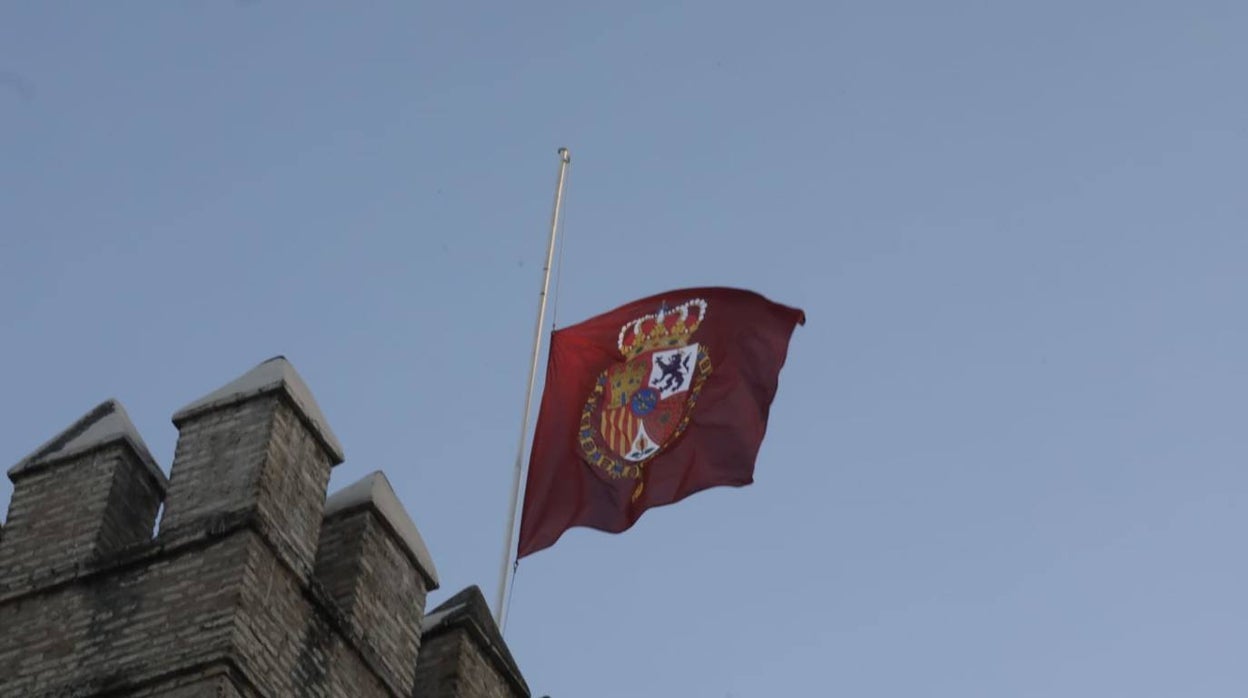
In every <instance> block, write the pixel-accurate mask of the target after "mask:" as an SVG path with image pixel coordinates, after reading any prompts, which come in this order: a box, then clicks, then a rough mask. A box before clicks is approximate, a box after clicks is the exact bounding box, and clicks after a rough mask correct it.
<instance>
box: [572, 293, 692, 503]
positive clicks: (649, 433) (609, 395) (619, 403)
mask: <svg viewBox="0 0 1248 698" xmlns="http://www.w3.org/2000/svg"><path fill="white" fill-rule="evenodd" d="M706 310H707V303H706V301H704V300H702V299H694V300H690V301H687V302H685V303H682V304H681V305H678V306H676V307H674V308H668V307H666V306H663V307H661V308H660V309H659V310H658V312H656V313H654V314H651V315H646V316H644V317H640V318H637V319H636V320H633V321H631V322H629V323H627V324H625V325H624V326H623V327H621V328H620V335H619V340H618V346H619V349H620V353H621V354H622V355H623V359H624V360H623V361H622V362H620V363H616V364H613V365H611V366H610V367H609V368H607V370H605V371H603V372H602V375H600V376H599V377H598V380H597V381H596V382H595V384H594V389H593V391H592V392H591V393H590V395H589V399H588V400H587V401H586V402H585V407H584V409H583V410H582V412H581V424H580V430H579V434H578V441H579V443H580V450H581V454H582V455H583V456H584V458H585V459H586V461H587V462H589V464H590V465H593V466H595V467H596V468H599V469H600V470H601V471H602V472H604V473H606V474H607V475H609V476H610V477H612V478H631V479H640V478H641V474H642V470H643V468H644V467H645V466H646V464H647V463H649V462H650V460H652V459H653V458H654V457H655V456H657V455H659V454H660V453H662V452H663V450H664V449H665V448H666V447H668V446H669V445H671V444H672V443H673V442H675V441H676V439H677V438H679V437H680V435H681V433H682V432H683V431H684V430H685V427H686V426H688V424H689V417H690V414H691V413H692V411H693V408H694V405H695V404H696V403H697V400H698V394H699V393H700V392H701V390H702V385H703V383H705V382H706V378H707V376H708V375H710V373H711V359H710V355H709V354H708V352H707V347H706V346H705V345H703V344H699V343H697V342H693V341H692V339H693V335H694V333H695V332H697V329H698V326H699V325H700V324H702V322H703V321H704V320H705V319H706ZM640 493H641V486H640V484H639V485H638V488H637V490H636V491H635V492H634V495H633V496H634V498H635V497H636V496H637V495H638V494H640Z"/></svg>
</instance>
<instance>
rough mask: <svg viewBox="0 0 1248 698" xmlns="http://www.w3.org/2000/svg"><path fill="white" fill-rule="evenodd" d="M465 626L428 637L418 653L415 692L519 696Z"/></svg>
mask: <svg viewBox="0 0 1248 698" xmlns="http://www.w3.org/2000/svg"><path fill="white" fill-rule="evenodd" d="M487 651H488V649H487V648H485V647H482V646H481V644H480V643H478V642H477V640H476V639H474V638H473V637H472V635H471V633H470V632H469V631H468V630H466V629H464V628H456V629H452V630H450V631H448V632H446V633H442V634H440V635H439V636H438V637H436V638H431V639H430V640H429V642H428V643H427V644H426V645H425V648H424V649H423V650H422V652H421V655H420V668H419V669H418V671H417V676H418V678H417V683H416V693H415V695H417V696H439V697H440V698H442V697H444V698H518V696H527V695H528V693H519V692H518V691H517V690H516V689H515V688H514V687H513V686H512V685H511V684H509V683H508V682H507V680H506V678H505V677H504V676H503V674H502V673H501V672H500V671H499V670H498V669H497V668H496V665H495V663H494V662H492V661H490V660H489V659H487V655H486V654H485V652H487Z"/></svg>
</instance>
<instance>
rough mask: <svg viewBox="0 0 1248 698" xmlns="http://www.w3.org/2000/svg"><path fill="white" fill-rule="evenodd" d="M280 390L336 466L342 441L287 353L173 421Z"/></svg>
mask: <svg viewBox="0 0 1248 698" xmlns="http://www.w3.org/2000/svg"><path fill="white" fill-rule="evenodd" d="M277 392H280V393H282V394H284V395H286V397H288V398H289V399H290V400H291V401H292V402H293V403H294V404H295V407H296V408H297V409H298V411H299V413H300V416H301V417H302V418H303V419H305V420H306V421H307V422H308V426H309V428H310V429H311V430H312V432H313V433H314V434H315V435H316V438H317V439H318V440H320V441H321V442H322V444H323V445H324V446H325V449H326V450H327V451H329V453H330V454H331V455H332V456H333V459H334V465H337V464H339V463H341V462H342V461H343V453H342V444H340V443H338V437H336V436H334V432H333V430H331V429H330V428H329V422H328V421H327V420H326V419H325V415H323V414H321V408H320V406H319V405H317V404H316V398H314V397H312V391H311V390H308V386H307V384H306V383H304V382H303V378H301V377H300V376H299V372H298V371H296V370H295V367H294V366H291V365H290V362H289V361H287V360H286V357H284V356H275V357H273V358H271V359H269V360H268V361H265V362H263V363H261V364H260V365H259V366H256V367H255V368H253V369H251V370H250V371H248V372H247V373H244V374H243V375H241V376H239V377H238V378H236V379H234V380H232V381H230V382H229V383H227V384H225V385H223V386H221V387H220V388H218V389H216V390H214V391H212V392H211V393H208V394H207V395H205V396H204V397H201V398H200V399H198V400H195V401H194V402H192V403H191V404H189V405H187V406H186V407H183V408H182V409H180V410H178V411H177V412H175V413H174V414H173V423H174V424H180V423H181V422H183V421H185V420H187V419H190V418H191V417H194V416H196V415H199V414H202V413H204V412H208V411H210V410H215V409H218V408H221V407H225V406H228V405H233V404H237V403H240V402H244V401H246V400H250V399H252V398H254V397H256V396H259V395H267V394H269V393H277Z"/></svg>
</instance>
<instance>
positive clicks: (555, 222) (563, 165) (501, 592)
mask: <svg viewBox="0 0 1248 698" xmlns="http://www.w3.org/2000/svg"><path fill="white" fill-rule="evenodd" d="M571 163H572V157H571V155H570V154H569V153H568V149H567V148H560V149H559V181H558V183H557V184H556V185H555V210H554V212H553V213H551V215H550V242H549V243H548V244H547V246H546V267H545V269H543V270H542V294H541V296H540V300H539V301H538V304H537V326H536V327H535V328H534V331H533V360H532V363H531V365H530V366H529V387H528V389H527V390H525V391H524V412H523V413H522V414H523V415H524V416H523V417H521V419H520V444H519V446H518V447H517V448H516V468H515V475H514V477H513V478H512V481H511V503H510V505H509V508H508V512H507V537H506V538H505V539H504V541H503V563H502V566H501V567H500V568H499V572H498V597H497V598H498V601H497V602H496V603H495V605H494V620H495V622H497V623H498V630H499V632H500V633H501V632H502V630H503V605H504V603H505V602H506V601H507V576H508V574H509V572H510V570H511V550H512V546H513V545H514V544H515V534H516V505H517V503H518V500H519V499H520V478H521V476H522V475H523V473H524V442H525V437H526V436H528V431H529V409H530V408H531V407H532V406H533V385H534V383H535V382H536V381H537V359H538V355H539V354H541V349H542V332H543V331H544V329H545V324H546V298H547V296H548V295H549V293H548V292H549V291H550V268H551V266H552V265H553V264H554V261H555V236H556V235H557V233H558V232H559V214H560V209H562V208H563V185H564V183H565V182H566V181H567V176H568V165H570V164H571Z"/></svg>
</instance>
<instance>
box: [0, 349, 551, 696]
mask: <svg viewBox="0 0 1248 698" xmlns="http://www.w3.org/2000/svg"><path fill="white" fill-rule="evenodd" d="M173 421H174V424H175V425H176V426H177V427H178V430H179V435H178V443H177V447H176V449H175V454H174V462H173V464H172V467H171V469H170V473H171V475H170V477H169V478H168V479H167V480H166V478H165V476H164V473H163V471H162V470H161V469H160V467H159V466H158V464H157V463H156V462H155V460H154V459H153V458H152V456H151V454H150V453H149V452H148V450H147V447H146V446H145V445H144V444H143V441H142V439H141V438H140V436H139V434H138V432H137V430H136V429H135V428H134V426H133V424H131V423H130V420H129V418H128V417H127V416H126V413H125V410H124V408H122V406H121V404H120V403H118V402H117V401H115V400H109V401H107V402H105V403H102V404H101V405H99V406H97V407H96V408H94V409H93V410H91V411H90V412H88V413H87V414H86V415H84V416H83V417H82V418H81V419H79V420H77V421H76V422H75V423H74V424H72V425H71V426H70V427H69V428H68V429H66V430H65V431H63V432H62V433H61V434H59V435H57V436H56V437H55V438H53V439H52V440H50V441H48V442H47V443H45V444H44V445H43V446H41V447H39V448H38V449H36V450H35V452H34V453H32V454H31V455H30V456H28V457H27V458H25V459H23V460H22V461H21V462H19V463H18V464H17V465H15V466H14V467H13V468H12V469H10V470H9V477H10V479H11V480H12V481H13V485H14V492H13V498H12V501H11V502H10V506H9V511H8V515H7V518H6V520H5V521H4V523H3V526H2V527H0V698H9V697H14V698H16V697H18V696H23V697H25V696H53V695H55V696H103V695H108V696H178V697H179V698H184V697H185V698H189V697H191V696H196V697H198V696H327V697H328V696H332V697H343V698H346V697H348V696H352V697H355V696H359V697H364V698H367V697H372V696H393V697H399V696H403V697H407V696H451V695H456V696H459V695H478V694H474V693H464V692H462V690H459V689H457V688H456V689H452V687H449V686H447V687H438V686H436V685H435V684H433V683H429V682H425V683H424V684H421V685H420V686H418V685H417V684H418V676H419V675H421V672H422V669H421V664H419V663H418V661H417V659H418V656H419V653H420V651H421V646H422V637H433V638H434V641H435V642H436V641H437V636H438V634H439V633H444V632H445V629H444V628H442V627H441V626H439V627H438V629H436V630H435V632H434V633H433V634H430V633H429V632H428V630H427V629H428V628H429V624H428V619H427V618H426V617H425V602H426V598H427V595H428V593H429V592H430V591H432V590H434V589H436V588H437V586H438V576H437V571H436V570H435V568H434V565H433V561H432V558H431V556H430V555H429V552H428V550H427V549H426V547H425V544H424V541H423V540H422V538H421V536H420V533H419V531H418V530H417V529H416V526H415V524H414V523H412V520H411V518H410V517H409V516H408V514H407V512H406V511H405V510H404V509H403V507H402V505H401V504H400V503H399V501H398V499H397V497H396V496H395V495H394V491H393V489H392V488H391V487H390V485H389V483H388V482H387V481H386V478H385V476H384V475H382V474H381V473H379V472H378V473H373V474H371V475H369V476H367V477H365V478H364V479H362V480H360V481H359V482H357V483H355V484H354V485H351V486H349V487H347V488H345V489H343V490H342V491H340V492H339V493H337V494H335V495H334V496H333V497H329V498H328V500H327V498H326V487H327V484H328V482H329V476H330V470H331V468H333V467H334V466H335V465H338V464H339V463H341V462H342V461H343V454H342V448H341V446H340V445H339V444H338V441H337V439H336V438H335V437H334V435H333V433H332V432H331V431H330V429H329V426H328V424H327V422H326V421H325V419H324V417H323V415H322V414H321V412H320V410H319V408H318V407H317V405H316V402H315V400H314V399H313V398H312V395H311V392H310V391H309V390H308V389H307V386H306V385H304V383H303V381H302V379H301V378H300V377H299V375H298V374H297V373H296V372H295V370H294V368H293V367H292V366H291V365H290V364H289V363H288V362H287V361H286V360H285V359H283V358H281V357H278V358H276V359H271V360H269V361H266V362H264V363H262V364H260V365H259V366H257V367H256V368H255V369H253V370H252V371H250V372H248V373H247V374H245V375H243V376H242V377H240V378H239V379H237V380H235V381H233V382H231V383H229V384H227V385H225V386H223V387H222V388H221V389H219V390H216V391H214V392H212V393H210V394H208V395H207V396H205V397H204V398H201V399H200V400H196V401H194V402H192V403H191V404H190V405H188V406H187V407H185V408H183V409H181V410H179V411H178V412H177V413H175V415H174V418H173ZM162 503H163V504H164V506H165V513H164V516H163V519H162V520H161V522H160V532H159V534H158V535H157V536H156V537H155V538H153V533H152V532H153V528H154V526H155V523H156V515H157V512H158V510H159V509H160V506H161V504H162ZM478 596H479V594H478ZM481 604H482V605H483V604H484V602H483V601H482V602H481ZM444 617H445V616H444ZM485 619H486V622H488V623H489V624H490V625H489V627H490V628H491V629H493V625H492V621H490V620H489V618H488V612H486V613H485ZM422 627H423V629H422ZM493 632H494V635H493V636H490V638H489V640H488V641H489V642H492V643H496V645H497V647H495V648H494V650H492V651H493V653H494V654H497V655H499V656H506V657H508V659H510V654H509V653H507V652H506V647H505V645H502V640H501V638H499V637H497V631H496V630H495V631H493ZM486 635H488V633H486ZM484 636H485V635H482V637H484ZM426 642H428V641H427V640H426ZM500 648H501V654H500V653H499V649H500ZM486 654H489V653H488V652H487V653H486ZM486 654H483V655H482V656H486ZM511 667H512V669H514V664H512V665H511ZM479 671H480V672H481V673H482V675H483V676H485V674H487V673H490V672H494V673H497V672H498V669H497V667H495V666H493V665H490V666H483V667H482V668H481V669H480V670H479ZM425 673H428V672H425ZM514 674H515V676H514V677H511V678H510V679H509V681H510V683H508V684H507V687H508V688H507V690H508V691H509V692H507V693H498V692H497V691H496V690H494V689H491V690H489V691H488V692H485V693H480V694H479V695H482V696H485V695H488V696H501V695H506V696H517V697H520V696H528V690H527V688H526V687H525V686H524V684H523V680H522V679H519V673H518V671H515V672H514ZM491 675H493V674H491ZM494 683H498V682H497V681H495V682H494ZM481 685H483V686H484V685H486V684H485V683H482V684H481ZM490 685H494V684H490Z"/></svg>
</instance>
